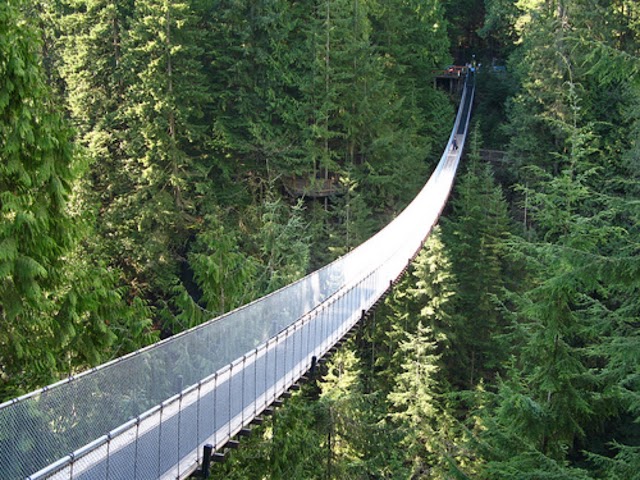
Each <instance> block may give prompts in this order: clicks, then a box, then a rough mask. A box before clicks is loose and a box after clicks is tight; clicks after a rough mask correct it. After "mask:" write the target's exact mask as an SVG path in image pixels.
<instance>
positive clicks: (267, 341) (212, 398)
mask: <svg viewBox="0 0 640 480" xmlns="http://www.w3.org/2000/svg"><path fill="white" fill-rule="evenodd" d="M472 101H473V89H472V88H465V91H464V93H463V101H462V103H461V106H460V108H459V110H458V116H457V118H456V122H455V125H454V128H453V130H452V134H451V137H450V139H449V144H451V142H452V140H453V138H454V137H457V140H458V144H459V145H460V147H463V146H464V139H465V138H464V137H465V136H466V129H467V125H468V118H469V115H470V110H471V108H470V106H471V102H472ZM460 125H463V127H460ZM459 150H460V151H461V150H462V148H460V149H459ZM459 158H460V152H459V151H457V152H456V153H455V154H454V153H451V152H450V151H449V148H447V151H446V152H445V153H444V154H443V156H442V158H441V160H440V163H439V164H438V167H437V168H436V170H435V171H434V173H433V175H432V176H431V178H430V179H429V181H428V182H427V185H426V186H425V187H424V189H423V190H422V192H421V193H420V194H419V195H418V196H417V197H416V199H415V200H414V201H413V202H412V203H411V204H410V205H409V206H408V207H407V208H406V209H405V210H404V211H403V212H402V213H401V214H400V215H399V216H398V217H397V218H396V219H395V220H394V221H393V222H392V223H391V224H390V225H388V226H387V227H386V228H385V229H383V230H381V231H380V232H379V233H378V234H376V235H375V236H373V237H372V238H371V239H370V240H368V241H367V242H365V243H364V244H362V245H361V246H360V247H358V248H356V249H355V250H353V251H352V252H350V253H349V254H347V255H345V256H344V257H341V258H340V259H338V260H336V261H335V262H333V263H331V264H330V265H328V266H326V267H324V268H322V269H320V270H318V271H316V272H314V273H312V274H311V275H309V276H307V277H305V278H303V279H301V280H299V281H298V282H295V283H293V284H291V285H288V286H287V287H285V288H283V289H281V290H279V291H277V292H274V293H273V294H271V295H268V296H266V297H263V298H261V299H259V300H257V301H255V302H253V303H251V304H249V305H247V306H245V307H242V308H240V309H237V310H235V311H233V312H230V313H228V314H226V315H224V316H222V317H219V318H217V319H213V320H211V321H209V322H207V323H205V324H203V325H200V326H198V327H196V328H194V329H191V330H189V331H187V332H184V333H182V334H179V335H176V336H174V337H172V338H170V339H167V340H165V341H162V342H159V343H157V344H155V345H152V346H150V347H148V348H146V349H143V350H140V351H138V352H135V353H133V354H131V355H128V356H126V357H123V358H121V359H118V360H116V361H113V362H111V363H108V364H105V365H103V366H101V367H99V368H96V369H93V370H90V371H88V372H85V373H83V374H81V375H78V376H77V377H74V378H70V379H68V380H65V381H62V382H59V383H58V384H55V385H52V386H50V387H47V388H46V389H43V390H40V391H37V392H34V393H32V394H29V395H25V396H24V397H21V398H19V399H16V400H13V401H11V402H7V403H5V404H3V405H0V476H1V477H2V478H3V479H7V480H10V479H19V478H25V477H30V478H34V479H35V478H49V477H51V478H56V479H83V480H84V479H87V480H94V479H105V480H113V479H122V480H131V479H152V478H182V477H184V476H185V475H186V474H188V473H189V472H190V471H192V470H193V468H194V465H197V462H198V459H199V457H198V455H199V454H198V452H199V451H200V449H201V448H202V446H203V445H204V444H205V443H212V444H213V445H214V447H216V448H217V447H220V446H222V445H224V443H225V442H226V441H228V440H229V439H230V438H231V437H232V436H234V435H235V434H237V432H238V431H239V430H240V428H242V427H243V426H244V425H246V424H247V423H248V422H249V421H250V420H251V419H252V418H253V416H255V414H256V413H259V412H260V411H262V409H264V408H265V407H266V406H267V405H268V404H269V403H271V402H272V401H273V400H274V399H275V398H276V397H277V396H279V395H280V394H281V393H282V392H283V391H284V390H286V389H287V388H288V387H289V386H290V385H291V384H292V383H293V382H295V381H296V380H297V379H298V378H299V377H300V376H301V375H302V374H303V373H304V372H305V371H306V369H307V368H309V365H310V363H311V358H312V357H313V356H315V357H319V356H321V355H323V354H324V353H325V352H326V351H327V350H328V349H329V348H330V347H331V346H332V345H333V344H334V343H335V342H336V341H337V340H339V338H340V337H341V336H342V335H343V334H344V333H345V332H346V331H347V330H348V329H349V328H351V326H352V325H353V324H354V323H355V322H356V321H357V319H358V317H359V315H360V313H359V312H361V311H362V310H366V309H368V308H370V307H371V306H372V305H373V303H375V301H376V300H377V299H378V298H379V297H380V296H381V295H382V294H383V293H384V292H385V291H386V290H387V288H388V287H389V283H390V281H392V280H394V279H395V278H397V277H398V275H399V274H400V273H401V272H402V270H403V268H405V267H406V265H407V263H408V261H409V260H410V259H411V258H412V257H413V256H414V255H415V253H416V252H417V251H418V250H419V248H420V247H421V245H422V242H423V241H424V239H425V238H426V236H427V234H428V233H429V231H430V230H431V228H432V227H433V225H434V224H435V222H436V221H437V218H438V216H439V214H440V211H441V210H442V208H443V207H444V203H445V201H446V198H447V196H448V194H449V191H450V189H451V186H452V183H453V178H454V175H455V171H456V168H457V164H458V161H459ZM71 452H73V453H71Z"/></svg>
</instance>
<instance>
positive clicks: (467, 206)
mask: <svg viewBox="0 0 640 480" xmlns="http://www.w3.org/2000/svg"><path fill="white" fill-rule="evenodd" d="M473 135H474V136H473V137H472V142H473V143H472V147H471V149H472V153H471V154H470V158H469V162H470V163H469V165H468V168H467V169H466V171H465V172H464V173H463V176H462V178H461V179H460V182H459V183H458V185H457V186H456V190H455V194H454V197H453V198H452V200H451V205H452V213H451V215H450V216H448V217H446V218H445V219H444V221H443V240H444V242H445V243H446V245H447V247H448V252H449V258H451V262H452V265H453V273H454V275H455V278H456V289H455V291H456V295H455V311H456V313H457V314H456V315H455V317H454V321H453V322H452V323H451V324H450V326H448V328H447V330H445V334H446V336H447V337H448V338H449V341H450V342H451V351H450V352H448V353H447V354H445V363H446V364H447V371H448V372H449V374H450V375H451V376H450V377H449V378H450V381H451V382H452V383H453V384H454V385H456V386H463V387H465V388H467V389H473V388H474V387H475V386H476V385H477V384H478V382H480V381H481V380H482V379H484V380H487V379H489V378H491V377H492V376H493V375H495V373H496V372H497V371H499V368H500V365H501V362H502V360H503V359H504V358H505V357H504V348H503V347H501V346H500V345H499V344H498V343H497V342H496V338H497V336H498V335H500V334H501V333H504V330H505V326H506V322H505V320H504V319H503V317H502V315H501V312H500V310H499V309H498V307H497V303H496V301H497V299H498V298H499V297H500V296H501V293H502V289H503V287H504V285H505V274H506V273H507V272H509V273H515V272H514V271H513V270H510V269H508V268H507V262H506V261H505V258H504V252H505V250H506V240H507V235H508V233H509V229H510V225H509V217H508V214H507V204H506V202H505V199H504V196H503V194H502V191H501V189H500V187H499V186H497V185H496V184H495V181H494V179H493V174H492V172H491V167H490V165H489V164H482V163H480V160H479V158H478V154H477V151H478V145H477V132H474V134H473ZM514 280H515V279H514Z"/></svg>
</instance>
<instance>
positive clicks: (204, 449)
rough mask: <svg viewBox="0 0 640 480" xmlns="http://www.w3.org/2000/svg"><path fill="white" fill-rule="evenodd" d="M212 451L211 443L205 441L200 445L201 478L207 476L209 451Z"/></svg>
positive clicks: (209, 464)
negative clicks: (202, 445)
mask: <svg viewBox="0 0 640 480" xmlns="http://www.w3.org/2000/svg"><path fill="white" fill-rule="evenodd" d="M212 452H213V445H211V444H210V443H207V444H206V445H205V446H204V447H202V470H200V475H201V477H202V478H209V468H210V467H211V453H212Z"/></svg>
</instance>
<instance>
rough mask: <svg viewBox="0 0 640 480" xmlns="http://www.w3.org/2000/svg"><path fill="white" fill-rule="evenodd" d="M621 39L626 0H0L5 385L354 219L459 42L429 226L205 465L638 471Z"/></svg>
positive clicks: (257, 289)
mask: <svg viewBox="0 0 640 480" xmlns="http://www.w3.org/2000/svg"><path fill="white" fill-rule="evenodd" d="M639 39H640V6H639V4H638V3H637V2H636V1H635V0H616V1H612V0H589V1H587V0H563V1H557V0H545V1H533V0H531V1H522V0H519V1H515V0H484V1H483V0H385V1H383V0H349V1H345V0H317V1H313V2H306V3H305V2H290V1H284V0H261V1H249V0H198V1H193V0H186V1H182V2H180V1H168V0H137V1H133V0H127V1H117V0H49V1H38V0H8V1H5V2H2V3H0V78H1V80H0V155H1V160H2V161H1V162H0V321H1V322H2V328H0V400H6V399H10V398H12V397H15V396H17V395H20V394H23V393H26V392H28V391H31V390H33V389H35V388H37V387H42V386H44V385H47V384H49V383H52V382H54V381H57V380H58V379H60V378H63V377H65V376H68V375H71V374H75V373H77V372H79V371H82V370H84V369H86V368H88V367H91V366H95V365H98V364H100V363H102V362H105V361H108V360H110V359H112V358H115V357H117V356H121V355H123V354H125V353H128V352H131V351H134V350H136V349H138V348H140V347H142V346H145V345H148V344H150V343H151V342H153V341H156V340H158V339H160V338H165V337H167V336H170V335H172V334H175V333H178V332H180V331H182V330H184V329H187V328H189V327H192V326H194V325H197V324H199V323H201V322H203V321H205V320H208V319H210V318H213V317H215V316H217V315H219V314H221V313H224V312H226V311H229V310H231V309H233V308H235V307H237V306H239V305H242V304H244V303H246V302H248V301H250V300H252V299H254V298H257V297H259V296H261V295H264V294H267V293H269V292H271V291H274V290H275V289H277V288H279V287H281V286H283V285H286V284H287V283H289V282H291V281H293V280H295V279H297V278H300V277H301V276H303V275H304V274H306V273H308V272H309V271H312V270H313V269H315V268H317V267H319V266H321V265H323V264H325V263H327V262H328V261H330V260H332V259H334V258H336V257H337V256H339V255H341V254H343V253H346V252H347V251H349V250H350V249H352V248H353V247H354V246H356V245H358V244H359V243H361V242H362V241H364V240H365V239H366V238H368V237H369V236H370V235H371V234H372V233H374V232H375V231H377V230H378V229H379V228H380V227H381V226H382V225H384V224H385V223H386V222H388V221H389V220H390V219H391V218H393V216H394V215H395V214H396V213H397V212H398V211H399V210H400V209H402V208H403V207H404V206H405V205H406V204H407V202H408V201H410V200H411V198H412V197H413V196H414V195H415V193H416V192H417V191H418V190H419V188H420V187H421V186H422V184H423V183H424V181H425V179H426V178H427V177H428V175H429V172H430V171H431V169H432V168H433V166H434V165H435V163H436V161H437V159H438V158H439V156H440V153H441V150H442V148H443V145H444V143H445V139H446V137H447V135H448V131H449V128H450V125H451V124H452V121H453V113H454V110H455V102H456V100H457V99H456V96H455V94H452V93H451V91H449V90H446V89H439V88H437V87H436V82H434V78H433V77H434V72H442V71H443V69H444V68H445V67H446V66H447V65H450V64H453V63H462V64H464V63H467V62H470V61H471V58H472V56H475V57H474V61H477V63H478V64H481V65H482V66H481V68H480V71H479V74H478V79H477V81H478V83H477V85H478V92H477V102H476V106H475V113H474V129H473V130H474V131H473V134H472V136H471V138H470V139H469V140H468V142H467V152H466V157H465V160H464V162H463V168H462V169H461V171H460V173H459V178H458V180H457V182H456V186H455V189H454V192H453V196H452V198H451V200H450V202H449V205H448V207H447V209H446V210H445V212H444V217H443V219H442V220H441V222H440V225H439V227H438V228H437V229H436V231H435V232H434V234H433V235H432V236H431V237H430V239H429V241H428V243H427V245H426V246H425V248H424V250H423V251H422V252H421V254H420V255H419V256H418V258H417V259H416V260H415V261H414V263H413V264H412V266H411V269H410V271H409V273H408V274H407V275H406V276H405V278H404V279H403V280H402V282H400V284H399V285H397V286H396V287H395V289H394V290H393V291H392V292H391V294H390V295H389V297H388V298H387V300H386V302H385V305H384V306H383V307H381V308H380V309H378V310H377V311H376V312H375V315H374V316H373V317H372V319H370V320H369V322H367V323H366V324H364V325H363V326H362V327H361V329H360V331H359V333H358V335H357V336H356V339H355V340H352V341H350V342H349V343H347V344H346V346H345V347H344V348H343V349H342V351H341V352H340V353H339V354H338V355H337V356H336V357H335V358H334V360H333V363H332V364H330V365H329V367H328V369H327V371H326V372H324V373H325V375H324V377H323V378H322V379H319V380H318V382H317V383H316V384H315V386H312V387H309V389H308V390H307V391H303V393H302V394H300V395H297V396H296V398H294V399H293V400H292V402H291V404H290V405H289V406H287V408H286V409H284V410H283V411H281V412H280V413H278V416H277V419H276V420H274V421H273V423H272V424H269V425H266V426H265V427H264V428H263V430H262V434H261V435H257V436H254V438H253V439H252V440H251V441H250V443H249V445H248V448H246V449H244V450H242V451H241V452H239V453H238V454H237V455H235V457H234V459H233V461H232V462H230V463H229V464H228V465H227V466H225V467H223V469H221V470H219V471H218V473H217V474H220V475H224V476H225V478H234V476H235V477H237V478H258V475H265V474H266V475H268V476H269V477H272V478H281V477H282V476H285V475H286V476H289V477H291V478H320V477H323V478H328V476H331V477H333V478H483V479H493V478H495V479H503V478H523V479H524V478H531V479H534V478H535V479H552V478H563V479H567V478H572V479H573V478H575V479H588V478H607V479H625V480H626V479H630V478H638V477H637V476H638V473H637V472H638V471H640V460H639V459H640V427H639V425H638V422H639V421H640V418H639V412H640V397H639V394H638V388H639V386H640V385H639V383H640V377H639V376H638V365H640V338H639V336H638V325H639V324H640V323H639V322H640V300H639V298H640V291H639V290H640V232H639V227H638V226H639V225H640V196H639V193H640V192H639V188H640V187H639V185H640V178H639V177H638V175H639V173H638V172H639V171H640V145H639V144H638V140H637V139H638V138H639V137H640V55H639V54H640V40H639ZM488 152H489V153H488ZM490 152H493V153H494V154H491V153H490ZM496 152H497V153H496ZM496 159H497V160H496ZM276 423H277V427H276ZM308 459H314V460H315V461H313V462H308V461H307V460H308ZM265 469H267V470H266V472H268V473H265Z"/></svg>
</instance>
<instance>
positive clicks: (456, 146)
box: [451, 137, 458, 150]
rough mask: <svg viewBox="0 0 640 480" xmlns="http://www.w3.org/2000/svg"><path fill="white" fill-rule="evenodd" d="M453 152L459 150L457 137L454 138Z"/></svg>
mask: <svg viewBox="0 0 640 480" xmlns="http://www.w3.org/2000/svg"><path fill="white" fill-rule="evenodd" d="M451 150H458V141H457V140H456V138H455V137H453V142H452V143H451Z"/></svg>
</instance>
